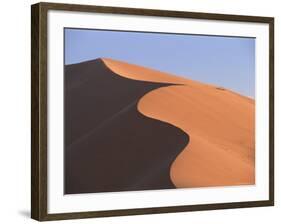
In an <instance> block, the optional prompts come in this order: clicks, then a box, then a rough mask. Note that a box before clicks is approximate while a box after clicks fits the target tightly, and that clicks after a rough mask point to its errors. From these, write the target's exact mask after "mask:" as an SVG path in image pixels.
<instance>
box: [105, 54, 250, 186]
mask: <svg viewBox="0 0 281 224" xmlns="http://www.w3.org/2000/svg"><path fill="white" fill-rule="evenodd" d="M102 60H103V62H104V63H105V65H106V66H108V67H109V68H110V69H111V70H112V71H114V72H115V73H116V74H118V75H121V76H124V77H126V78H130V79H135V80H142V81H150V82H161V83H174V84H182V85H178V86H176V85H174V86H168V87H161V88H159V89H156V90H153V91H151V92H149V93H147V94H146V95H145V96H144V97H142V98H141V99H140V101H139V102H138V110H139V112H140V113H142V114H143V115H145V116H147V117H150V118H154V119H157V120H161V121H164V122H168V123H170V124H172V125H174V126H176V127H178V128H180V129H181V130H183V131H184V132H186V133H187V134H188V135H189V136H190V142H189V144H188V145H187V146H186V147H185V149H184V150H183V151H182V152H181V153H180V155H179V156H178V157H177V158H176V160H175V161H174V162H173V164H172V166H171V169H170V177H171V179H172V181H173V183H174V184H175V185H176V186H177V187H204V186H227V185H244V184H245V185H248V184H254V183H255V146H254V118H255V112H254V110H255V103H254V100H252V99H250V98H247V97H244V96H241V95H240V94H237V93H235V92H233V91H230V90H227V89H224V88H219V87H215V86H212V85H208V84H203V83H200V82H197V81H192V80H188V79H184V78H181V77H177V76H173V75H170V74H168V73H163V72H158V71H154V70H152V69H147V68H144V67H141V66H136V65H131V64H128V63H124V62H119V61H116V60H112V59H102Z"/></svg>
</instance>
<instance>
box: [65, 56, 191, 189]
mask: <svg viewBox="0 0 281 224" xmlns="http://www.w3.org/2000/svg"><path fill="white" fill-rule="evenodd" d="M65 76H66V79H65V193H66V194H75V193H93V192H113V191H133V190H152V189H167V188H174V187H175V186H174V184H173V183H172V181H171V179H170V175H169V173H170V167H171V164H172V162H173V161H174V160H175V159H176V157H177V155H178V154H179V153H180V152H181V151H182V150H183V149H184V147H185V145H187V143H188V140H189V137H188V135H187V134H186V133H185V132H183V131H182V130H180V129H178V128H176V127H175V126H173V125H171V124H168V123H166V122H162V121H159V120H154V119H151V118H148V117H146V116H143V115H142V114H141V113H139V111H137V103H138V101H139V100H140V99H141V97H142V96H144V95H145V94H146V93H148V92H150V91H151V90H154V89H157V88H160V87H163V86H168V85H170V84H165V83H152V82H144V81H136V80H132V79H127V78H124V77H122V76H120V75H117V74H115V73H114V72H112V71H111V70H110V69H108V67H107V66H105V64H104V63H103V61H102V60H94V61H89V62H84V63H80V64H75V65H68V66H66V68H65Z"/></svg>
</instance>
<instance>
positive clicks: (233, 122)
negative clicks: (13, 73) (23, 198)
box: [31, 3, 274, 221]
mask: <svg viewBox="0 0 281 224" xmlns="http://www.w3.org/2000/svg"><path fill="white" fill-rule="evenodd" d="M31 25H32V36H31V37H32V49H31V57H32V67H31V70H32V74H31V75H32V94H31V95H32V147H31V148H32V149H31V150H32V166H31V170H32V173H31V175H32V208H31V211H32V212H31V216H32V218H34V219H36V220H40V221H44V220H57V219H74V218H90V217H104V216H122V215H137V214H152V213H166V212H185V211H197V210H211V209H224V208H242V207H255V206H271V205H273V204H274V151H273V147H274V145H273V144H274V143H273V142H274V104H273V100H274V77H273V76H274V74H273V73H274V18H271V17H256V16H240V15H223V14H210V13H195V12H182V11H162V10H151V9H136V8H116V7H103V6H89V5H71V4H56V3H38V4H35V5H32V24H31Z"/></svg>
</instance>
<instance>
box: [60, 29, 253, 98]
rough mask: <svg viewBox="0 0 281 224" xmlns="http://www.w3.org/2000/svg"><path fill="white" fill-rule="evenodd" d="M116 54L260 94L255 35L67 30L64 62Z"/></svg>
mask: <svg viewBox="0 0 281 224" xmlns="http://www.w3.org/2000/svg"><path fill="white" fill-rule="evenodd" d="M95 58H112V59H117V60H121V61H126V62H128V63H133V64H138V65H142V66H145V67H149V68H154V69H157V70H160V71H164V72H169V73H172V74H175V75H178V76H183V77H186V78H189V79H193V80H198V81H201V82H204V83H210V84H215V85H218V86H221V87H225V88H228V89H231V90H234V91H236V92H238V93H240V94H242V95H245V96H250V97H252V98H254V96H255V39H254V38H243V37H241V38H240V37H222V36H200V35H188V34H185V35H177V34H160V33H144V32H123V31H104V30H88V29H65V64H74V63H78V62H82V61H86V60H91V59H95Z"/></svg>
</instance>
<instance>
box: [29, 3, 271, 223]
mask: <svg viewBox="0 0 281 224" xmlns="http://www.w3.org/2000/svg"><path fill="white" fill-rule="evenodd" d="M49 10H64V11H80V12H89V13H90V12H99V13H111V14H128V15H142V16H158V17H170V18H195V19H205V20H224V21H236V22H237V21H239V22H254V23H265V24H269V74H270V77H269V90H270V93H269V96H270V99H269V113H270V119H269V130H270V131H269V132H270V133H269V166H270V167H269V200H264V201H245V202H233V203H216V204H203V205H187V206H171V207H157V208H140V209H124V210H109V211H88V212H75V213H60V214H48V210H47V208H48V200H47V198H48V195H47V153H48V147H47V122H48V120H47V107H48V104H47V78H48V77H47V23H48V22H47V13H48V11H49ZM31 28H32V32H31V40H32V44H31V59H32V63H31V77H32V80H31V87H32V89H31V116H32V124H31V126H32V130H31V134H32V141H31V142H32V145H31V155H32V156H31V161H32V162H31V177H32V178H31V186H32V189H31V217H32V218H33V219H36V220H39V221H47V220H59V219H79V218H92V217H107V216H123V215H138V214H155V213H169V212H186V211H198V210H214V209H227V208H242V207H259V206H273V205H274V18H272V17H257V16H240V15H223V14H210V13H195V12H182V11H162V10H150V9H136V8H117V7H103V6H89V5H72V4H57V3H38V4H35V5H32V7H31Z"/></svg>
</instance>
